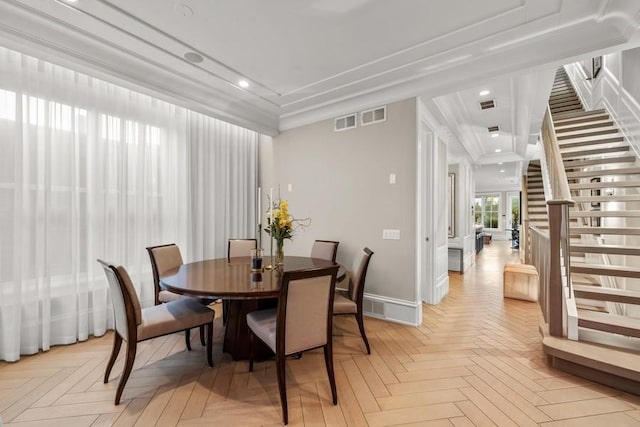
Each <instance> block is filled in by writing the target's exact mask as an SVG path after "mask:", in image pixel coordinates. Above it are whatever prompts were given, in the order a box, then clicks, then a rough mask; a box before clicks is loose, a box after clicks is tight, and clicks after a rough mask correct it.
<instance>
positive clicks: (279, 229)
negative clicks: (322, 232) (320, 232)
mask: <svg viewBox="0 0 640 427" xmlns="http://www.w3.org/2000/svg"><path fill="white" fill-rule="evenodd" d="M272 206H273V209H271V211H270V213H269V216H268V223H267V228H266V229H265V231H266V232H267V233H268V234H269V235H271V237H272V238H273V240H275V241H276V264H282V262H283V261H284V253H283V246H284V240H285V239H291V238H292V237H293V233H294V231H295V227H296V226H299V227H307V226H308V225H309V223H310V222H311V220H310V219H309V218H305V219H296V218H294V217H293V216H292V215H291V213H289V203H288V202H287V201H286V200H280V201H274V202H273V205H272Z"/></svg>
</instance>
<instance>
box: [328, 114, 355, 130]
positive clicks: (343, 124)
mask: <svg viewBox="0 0 640 427" xmlns="http://www.w3.org/2000/svg"><path fill="white" fill-rule="evenodd" d="M354 127H356V113H353V114H349V115H348V116H342V117H338V118H337V119H336V120H335V122H334V128H333V130H334V131H336V132H339V131H343V130H347V129H352V128H354Z"/></svg>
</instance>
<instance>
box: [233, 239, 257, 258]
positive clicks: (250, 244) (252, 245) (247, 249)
mask: <svg viewBox="0 0 640 427" xmlns="http://www.w3.org/2000/svg"><path fill="white" fill-rule="evenodd" d="M257 247H258V241H257V240H256V239H229V244H228V245H227V260H230V259H231V258H237V257H249V256H251V249H256V248H257Z"/></svg>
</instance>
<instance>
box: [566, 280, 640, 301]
mask: <svg viewBox="0 0 640 427" xmlns="http://www.w3.org/2000/svg"><path fill="white" fill-rule="evenodd" d="M572 288H573V294H574V295H575V296H576V298H586V299H592V300H598V301H610V302H619V303H623V304H636V305H637V304H640V292H634V291H629V290H626V289H616V288H605V287H601V286H588V285H576V284H574V285H573V286H572Z"/></svg>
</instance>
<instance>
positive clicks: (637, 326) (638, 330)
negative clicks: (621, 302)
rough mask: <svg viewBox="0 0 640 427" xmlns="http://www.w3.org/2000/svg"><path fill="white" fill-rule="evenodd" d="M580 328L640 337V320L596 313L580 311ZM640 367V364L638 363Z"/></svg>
mask: <svg viewBox="0 0 640 427" xmlns="http://www.w3.org/2000/svg"><path fill="white" fill-rule="evenodd" d="M578 326H581V327H583V328H589V329H597V330H599V331H606V332H611V333H613V334H620V335H627V336H630V337H636V338H639V337H640V319H633V318H631V317H628V316H617V315H615V314H608V313H598V312H595V311H586V310H584V311H583V310H578ZM638 366H639V367H640V363H638Z"/></svg>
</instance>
